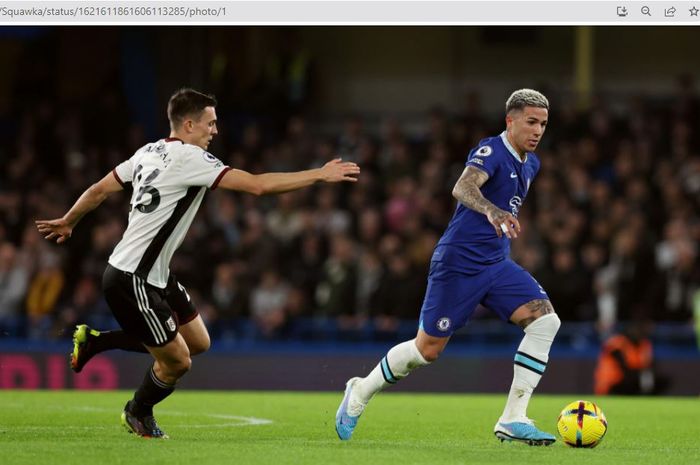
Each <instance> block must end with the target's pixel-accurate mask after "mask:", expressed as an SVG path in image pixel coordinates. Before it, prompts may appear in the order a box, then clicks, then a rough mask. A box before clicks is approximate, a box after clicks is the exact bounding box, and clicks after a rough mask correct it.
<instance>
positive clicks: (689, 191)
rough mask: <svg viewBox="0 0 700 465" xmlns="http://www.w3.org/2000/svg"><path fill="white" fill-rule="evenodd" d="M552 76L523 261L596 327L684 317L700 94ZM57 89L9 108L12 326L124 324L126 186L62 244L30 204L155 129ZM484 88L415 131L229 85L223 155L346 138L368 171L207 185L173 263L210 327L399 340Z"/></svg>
mask: <svg viewBox="0 0 700 465" xmlns="http://www.w3.org/2000/svg"><path fill="white" fill-rule="evenodd" d="M543 90H545V91H546V89H543ZM547 94H548V96H549V97H550V98H551V101H552V111H551V113H550V124H549V129H548V131H547V133H546V134H545V137H544V141H543V143H542V144H541V146H540V149H539V150H538V155H539V157H540V159H541V163H542V167H541V171H540V173H539V175H538V177H537V179H536V181H535V182H534V183H533V187H532V189H531V190H530V194H529V196H528V199H527V200H526V202H525V204H524V208H523V209H522V210H521V212H520V217H519V220H520V223H521V224H522V225H523V232H522V234H521V236H520V237H519V238H518V239H517V240H515V241H514V242H513V245H512V254H513V257H514V259H515V260H516V261H517V262H519V263H521V264H522V265H523V266H524V267H525V268H527V269H528V270H530V271H531V272H532V273H533V275H534V276H535V277H536V278H537V279H538V280H539V282H540V283H541V284H542V286H543V287H544V288H545V289H546V290H547V291H548V293H549V296H550V298H551V300H552V302H553V304H554V307H555V308H556V310H557V312H558V313H559V315H560V317H561V318H562V320H564V321H588V322H595V323H596V324H597V327H598V329H599V330H600V331H603V332H607V331H610V330H611V329H612V327H613V326H614V325H615V323H616V322H617V321H625V320H632V319H639V318H651V319H653V320H656V321H679V322H684V321H685V322H690V321H691V320H692V315H693V299H694V298H695V299H697V298H698V297H696V295H697V294H696V293H697V292H698V289H700V266H698V252H699V251H698V244H699V243H700V213H699V212H700V154H698V152H697V147H700V123H699V122H700V100H699V99H698V97H697V96H696V94H695V92H694V89H693V86H692V81H691V80H689V79H685V80H682V81H680V83H679V86H678V89H677V91H676V92H675V93H674V94H673V95H666V96H654V98H651V97H644V96H636V97H632V98H629V99H627V100H625V101H623V103H621V104H618V105H616V106H615V107H612V106H611V105H606V100H603V99H596V100H594V102H593V103H592V105H591V106H590V107H589V108H588V109H587V110H578V109H577V108H576V106H575V105H574V103H573V100H572V99H568V98H564V97H562V96H559V95H557V94H556V93H555V92H548V93H547ZM619 100H620V99H618V101H619ZM53 102H54V101H52V100H51V99H39V100H35V101H28V102H27V105H26V106H23V107H22V108H21V111H20V114H19V115H16V117H15V118H14V124H13V125H10V126H7V125H5V128H6V129H5V133H4V134H3V139H4V141H5V144H4V148H3V149H2V154H1V156H0V331H1V332H0V337H8V336H19V337H28V338H33V339H44V338H49V339H51V338H68V337H70V334H71V332H72V327H73V326H74V325H75V324H76V323H78V322H86V323H88V324H90V325H92V326H95V327H98V328H101V329H108V328H109V327H111V326H113V325H114V324H115V323H114V322H113V320H112V319H111V315H110V313H109V310H108V308H107V306H106V304H105V302H104V300H103V298H102V296H101V290H100V283H101V276H102V272H103V270H104V267H105V264H106V261H107V258H108V257H109V254H110V253H111V251H112V249H113V247H114V245H115V244H116V243H117V242H118V241H119V239H120V237H121V234H122V232H123V230H124V228H125V225H126V220H127V214H128V203H129V195H130V193H128V192H126V193H123V194H116V195H113V196H112V197H111V198H109V199H108V200H107V201H106V202H105V203H104V204H103V205H102V206H101V207H100V208H98V209H97V210H96V211H95V212H93V213H91V214H90V215H88V216H86V217H85V218H84V219H83V220H82V221H81V223H80V224H79V225H78V227H77V228H76V230H75V231H74V235H73V237H72V239H71V240H70V241H68V242H67V243H66V244H64V245H61V246H58V245H56V244H53V243H49V242H47V241H44V239H43V238H42V237H41V236H40V235H39V234H38V233H37V232H36V229H35V227H34V220H36V219H46V218H54V217H58V216H60V215H62V214H63V213H64V212H65V211H66V210H67V208H68V207H69V206H70V205H71V204H72V203H73V202H74V201H75V200H76V199H77V197H78V196H79V195H80V193H81V192H82V191H83V190H84V189H85V188H86V187H88V186H89V184H90V183H92V182H95V181H97V180H98V179H100V177H101V176H103V175H104V174H105V173H107V172H109V171H110V170H111V169H112V168H113V167H114V166H116V165H117V164H118V163H119V162H120V161H122V160H123V159H125V158H128V157H130V156H131V154H132V153H133V152H134V151H135V150H136V149H137V148H138V147H140V146H141V145H142V144H144V143H146V142H149V141H148V140H146V137H145V136H144V131H143V128H141V127H139V126H138V125H137V124H130V123H129V116H128V110H127V106H126V102H124V101H123V98H122V97H120V95H119V94H118V93H116V92H106V93H104V94H102V96H101V97H100V98H98V99H95V100H94V101H92V102H91V103H90V105H85V106H80V105H76V106H59V105H58V104H56V103H53ZM491 104H497V105H500V103H494V102H489V105H491ZM485 105H486V104H485V103H484V102H480V101H479V98H478V96H477V95H476V94H472V95H471V96H470V97H469V98H468V99H465V105H464V109H463V110H462V111H460V112H456V113H449V112H447V111H444V110H441V109H438V108H436V109H432V110H430V111H428V112H426V114H425V115H424V117H421V118H419V120H418V121H412V124H411V125H410V127H411V130H410V131H409V130H408V129H407V127H408V124H406V121H402V120H400V119H398V118H395V117H392V116H386V117H383V118H376V117H373V118H368V117H363V116H362V115H355V116H351V117H347V118H345V119H344V120H343V121H342V123H339V124H338V125H337V130H335V131H328V130H327V129H324V128H328V125H327V124H324V125H321V124H320V122H316V121H313V120H311V119H308V118H307V116H305V114H304V112H301V113H291V112H290V113H289V114H285V115H276V116H275V117H270V116H269V115H268V116H267V117H256V116H255V115H250V114H249V115H246V117H245V118H243V117H241V115H240V114H237V113H235V108H230V107H228V108H227V106H228V105H227V104H226V103H225V102H222V104H221V105H220V108H219V109H218V112H219V116H220V120H221V121H220V132H221V135H220V140H218V142H216V143H215V144H214V145H213V146H212V147H211V151H212V152H213V153H214V154H215V155H216V156H217V157H219V158H220V159H222V161H224V162H225V163H227V164H229V165H230V166H232V167H235V168H241V169H245V170H248V171H251V172H262V171H287V170H298V169H304V168H308V167H313V166H319V165H320V164H321V163H323V162H325V161H327V160H329V159H331V158H332V157H335V156H340V157H342V158H343V159H347V160H352V161H355V162H357V163H359V164H360V165H361V167H362V176H361V179H360V182H359V183H357V184H352V185H343V186H340V185H336V186H320V185H319V186H316V187H314V188H310V189H306V190H303V191H298V192H293V193H288V194H284V195H282V196H279V197H276V198H273V197H269V198H266V197H260V198H256V197H253V196H247V195H242V194H232V193H229V192H220V191H218V190H217V191H213V192H210V193H209V194H208V198H207V199H206V200H205V204H204V206H203V208H202V210H201V211H200V213H199V214H198V217H197V218H196V220H195V222H194V224H193V226H192V228H191V230H190V233H189V235H188V236H187V238H186V239H185V242H184V243H183V244H182V246H181V248H180V250H179V251H178V252H177V253H176V254H175V257H174V259H173V262H172V272H174V273H175V274H176V275H177V277H178V279H179V281H180V282H182V283H183V284H184V285H185V286H186V287H187V289H188V291H189V292H190V295H191V296H192V298H193V299H194V301H195V302H196V305H197V307H198V309H199V311H200V313H201V314H202V315H203V317H204V319H205V321H207V323H208V325H209V327H210V329H211V332H212V335H213V336H214V337H215V338H217V337H218V338H234V339H235V338H240V337H249V336H250V335H251V334H254V337H258V338H262V339H279V338H289V337H294V336H295V335H297V336H298V335H299V331H300V330H299V328H300V324H301V323H300V322H306V323H308V322H312V323H311V324H312V325H328V324H330V325H331V326H333V327H334V328H336V329H338V330H339V331H340V332H341V333H343V334H350V333H352V334H372V335H374V336H376V337H386V338H392V337H394V336H395V335H396V333H397V331H399V328H400V327H401V325H402V324H404V322H407V321H408V322H412V323H411V324H415V320H416V318H417V315H418V313H419V310H420V306H421V302H422V297H423V292H424V287H425V278H426V273H427V270H428V266H429V261H430V257H431V254H432V250H433V247H434V245H435V243H436V241H437V239H438V238H439V236H440V234H441V233H442V231H443V229H444V228H445V227H446V225H447V223H448V221H449V219H450V216H451V214H452V212H453V209H454V200H453V198H452V196H451V190H452V187H453V186H454V183H455V181H456V179H457V178H458V176H459V175H460V173H461V171H462V169H463V166H464V161H465V160H466V156H467V154H468V151H469V150H470V148H471V147H473V146H474V145H475V144H476V143H477V142H478V141H479V140H480V139H481V138H483V137H486V136H489V135H494V134H498V133H499V132H500V131H501V130H502V129H503V126H504V124H503V119H502V116H494V117H490V116H487V113H485V111H484V109H483V107H484V106H485ZM163 119H164V120H165V115H163ZM8 127H9V128H11V129H10V130H8V129H7V128H8ZM163 129H164V130H165V126H164V127H163ZM165 136H167V134H165V133H163V135H162V137H165ZM479 314H480V317H483V318H492V316H490V315H489V313H488V312H485V311H479Z"/></svg>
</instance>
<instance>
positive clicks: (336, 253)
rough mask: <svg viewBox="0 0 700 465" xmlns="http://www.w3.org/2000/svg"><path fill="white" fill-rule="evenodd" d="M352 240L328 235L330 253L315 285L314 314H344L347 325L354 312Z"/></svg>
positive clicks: (355, 291)
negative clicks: (315, 311) (316, 306)
mask: <svg viewBox="0 0 700 465" xmlns="http://www.w3.org/2000/svg"><path fill="white" fill-rule="evenodd" d="M355 258H356V257H355V244H354V242H353V241H352V239H351V238H350V237H348V236H344V235H336V236H333V237H332V238H331V251H330V256H329V257H328V259H327V260H326V262H325V263H324V265H323V274H322V276H321V279H320V281H319V283H318V286H317V287H316V303H317V305H318V312H317V314H316V315H317V316H322V317H340V316H343V317H345V322H346V324H347V325H349V326H352V324H353V322H354V321H356V319H357V318H361V316H358V315H356V305H355V303H356V296H357V294H356V293H357V267H356V263H355Z"/></svg>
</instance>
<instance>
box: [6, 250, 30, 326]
mask: <svg viewBox="0 0 700 465" xmlns="http://www.w3.org/2000/svg"><path fill="white" fill-rule="evenodd" d="M29 276H30V268H29V263H28V262H27V261H26V257H23V256H22V255H21V253H19V252H18V251H17V248H16V247H15V246H14V245H12V244H11V243H9V242H0V336H7V335H9V336H18V335H19V333H20V328H21V325H22V319H21V317H22V316H23V315H22V303H23V302H24V298H25V295H26V293H27V286H28V284H29Z"/></svg>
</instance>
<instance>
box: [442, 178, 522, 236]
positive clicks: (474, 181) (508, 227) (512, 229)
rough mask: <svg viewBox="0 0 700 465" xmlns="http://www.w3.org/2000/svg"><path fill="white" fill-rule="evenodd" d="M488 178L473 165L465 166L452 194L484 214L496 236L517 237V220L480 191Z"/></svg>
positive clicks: (467, 205) (463, 203) (518, 229)
mask: <svg viewBox="0 0 700 465" xmlns="http://www.w3.org/2000/svg"><path fill="white" fill-rule="evenodd" d="M488 179H489V175H488V174H486V172H484V171H482V170H480V169H479V168H475V167H473V166H467V167H466V168H465V169H464V171H463V172H462V176H460V177H459V180H457V184H455V187H454V189H452V195H453V196H454V198H455V199H457V200H459V202H460V203H462V205H464V206H465V207H467V208H470V209H472V210H474V211H477V212H479V213H483V214H484V215H486V218H487V219H488V220H489V223H491V224H492V225H493V228H494V229H495V230H496V235H497V236H498V237H501V236H502V235H503V234H505V235H506V236H507V237H508V238H510V239H514V238H516V237H518V232H520V223H518V220H517V219H516V218H515V217H514V216H513V215H511V214H510V213H508V212H506V211H503V210H501V209H500V208H498V207H497V206H495V205H494V204H493V203H491V202H490V201H489V200H488V199H487V198H486V197H484V195H483V194H482V193H481V186H483V185H484V183H485V182H486V181H487V180H488Z"/></svg>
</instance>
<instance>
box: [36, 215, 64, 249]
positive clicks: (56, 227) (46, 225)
mask: <svg viewBox="0 0 700 465" xmlns="http://www.w3.org/2000/svg"><path fill="white" fill-rule="evenodd" d="M34 223H35V224H36V229H38V230H39V232H40V233H41V234H45V236H44V239H47V240H49V241H53V240H54V239H56V242H57V243H58V244H62V243H63V242H66V241H67V240H68V239H69V238H70V236H71V234H73V227H72V226H70V225H69V224H68V222H67V221H66V220H64V219H63V218H58V219H55V220H37V221H35V222H34Z"/></svg>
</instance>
